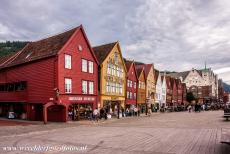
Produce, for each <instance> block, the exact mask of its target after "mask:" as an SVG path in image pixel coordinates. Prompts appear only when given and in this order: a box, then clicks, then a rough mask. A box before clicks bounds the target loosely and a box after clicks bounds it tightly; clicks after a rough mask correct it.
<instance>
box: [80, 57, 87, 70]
mask: <svg viewBox="0 0 230 154" xmlns="http://www.w3.org/2000/svg"><path fill="white" fill-rule="evenodd" d="M81 70H82V72H87V60H85V59H82V60H81Z"/></svg>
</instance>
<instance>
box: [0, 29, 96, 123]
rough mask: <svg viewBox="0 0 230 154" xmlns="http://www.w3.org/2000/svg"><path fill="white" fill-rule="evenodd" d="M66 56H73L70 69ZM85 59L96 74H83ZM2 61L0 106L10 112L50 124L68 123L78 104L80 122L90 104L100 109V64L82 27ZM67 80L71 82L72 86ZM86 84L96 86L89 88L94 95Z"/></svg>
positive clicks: (35, 43) (32, 45)
mask: <svg viewBox="0 0 230 154" xmlns="http://www.w3.org/2000/svg"><path fill="white" fill-rule="evenodd" d="M65 55H68V57H69V61H68V63H69V68H66V56H65ZM82 59H85V60H87V62H90V64H91V66H92V67H91V70H93V72H92V73H89V72H82V68H81V66H82ZM0 61H1V64H0V87H5V89H4V90H0V102H1V103H0V107H3V108H5V109H6V110H7V112H8V111H14V112H18V114H20V115H24V118H25V119H28V120H44V122H45V123H46V122H47V120H48V121H67V120H68V109H69V107H70V106H72V104H77V106H75V107H74V109H73V107H72V112H73V113H74V110H75V111H76V110H77V111H78V112H77V115H76V114H75V115H73V116H75V117H77V118H78V119H79V116H80V108H81V109H82V106H88V105H90V107H91V110H92V109H93V108H95V107H96V106H97V96H98V93H97V92H98V91H97V86H98V74H97V72H98V70H97V69H98V62H97V59H96V57H95V55H94V53H93V51H92V49H91V47H90V44H89V41H88V39H87V37H86V34H85V32H84V29H83V27H82V26H79V27H77V28H74V29H72V30H69V31H67V32H64V33H61V34H58V35H55V36H52V37H49V38H46V39H42V40H39V41H36V42H31V43H29V44H28V45H26V46H25V47H24V48H23V49H22V50H21V51H18V52H16V53H15V54H14V55H11V56H10V57H7V58H5V59H4V60H0ZM88 64H89V63H87V67H88ZM66 78H68V79H69V81H71V82H69V84H68V87H67V84H66V83H65V79H66ZM82 81H87V83H89V82H91V83H92V84H91V87H87V89H90V88H91V92H90V93H89V91H88V90H87V91H86V92H84V93H83V91H82V85H83V84H82ZM22 83H23V84H22ZM12 87H14V88H12ZM22 87H23V88H22ZM66 88H67V89H68V90H69V91H66ZM92 89H93V90H92ZM6 95H7V96H10V97H8V98H6V97H5V96H6ZM86 104H87V105H86ZM19 107H20V108H21V109H19V110H18V111H16V110H17V108H19ZM84 113H85V111H84Z"/></svg>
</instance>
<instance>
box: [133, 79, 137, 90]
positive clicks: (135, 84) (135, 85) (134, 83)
mask: <svg viewBox="0 0 230 154" xmlns="http://www.w3.org/2000/svg"><path fill="white" fill-rule="evenodd" d="M133 86H134V89H136V87H137V83H136V82H135V81H134V82H133Z"/></svg>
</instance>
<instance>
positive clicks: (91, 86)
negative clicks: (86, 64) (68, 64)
mask: <svg viewBox="0 0 230 154" xmlns="http://www.w3.org/2000/svg"><path fill="white" fill-rule="evenodd" d="M93 90H94V89H93V82H91V81H90V82H89V94H93Z"/></svg>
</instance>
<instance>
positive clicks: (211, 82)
mask: <svg viewBox="0 0 230 154" xmlns="http://www.w3.org/2000/svg"><path fill="white" fill-rule="evenodd" d="M168 75H169V76H171V77H174V78H177V79H180V80H181V81H182V83H185V84H186V87H187V91H191V92H193V94H194V95H195V97H196V98H197V99H198V101H199V102H208V101H211V100H212V101H213V100H217V99H218V98H219V97H221V96H220V95H221V93H222V92H221V89H222V87H223V86H222V84H221V82H219V81H218V76H217V75H216V74H214V73H213V71H212V69H211V68H206V66H205V68H204V69H201V70H197V69H194V68H193V69H192V70H190V71H184V72H178V73H170V74H168ZM218 84H219V85H221V86H220V88H219V89H218ZM218 93H220V95H218Z"/></svg>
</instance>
